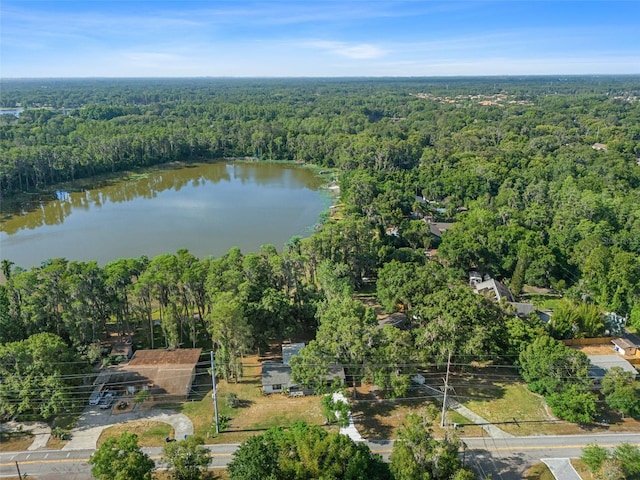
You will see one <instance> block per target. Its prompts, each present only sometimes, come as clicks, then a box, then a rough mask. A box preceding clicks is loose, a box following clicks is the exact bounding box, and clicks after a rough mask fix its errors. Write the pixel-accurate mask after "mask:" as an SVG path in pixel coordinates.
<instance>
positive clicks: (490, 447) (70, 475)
mask: <svg viewBox="0 0 640 480" xmlns="http://www.w3.org/2000/svg"><path fill="white" fill-rule="evenodd" d="M463 441H464V443H465V445H466V448H465V450H464V452H463V458H464V461H465V462H466V463H467V464H469V465H471V466H472V467H473V468H475V469H477V470H478V471H480V472H484V473H491V474H492V478H494V479H496V480H499V479H501V480H516V479H521V478H523V473H524V471H525V470H526V469H527V468H528V467H529V466H530V465H531V464H532V463H535V462H538V461H540V459H542V458H545V459H553V458H567V457H574V458H575V457H579V456H580V454H581V451H582V448H583V447H584V446H585V445H587V444H589V443H597V444H598V445H601V446H603V447H614V446H616V445H618V444H620V443H631V444H634V445H640V433H633V434H598V435H567V436H537V437H510V438H500V439H495V438H489V437H485V438H465V439H463ZM367 445H369V447H370V448H371V449H372V450H373V451H374V452H376V453H379V454H381V455H382V456H383V458H385V459H387V460H388V458H389V454H390V453H391V449H392V448H393V442H392V441H390V440H384V441H377V442H367ZM237 446H238V445H237V444H228V445H212V446H210V447H209V448H210V450H211V452H212V455H213V460H212V463H211V466H212V467H214V468H216V467H217V468H223V467H224V466H225V465H226V464H227V463H228V462H229V461H230V460H231V458H232V455H233V452H234V451H235V449H236V448H237ZM144 450H145V452H147V453H148V454H149V455H151V456H152V458H154V460H158V459H159V457H160V451H161V449H160V448H145V449H144ZM92 453H93V450H70V451H62V450H50V451H44V450H41V451H37V452H33V451H26V452H9V453H0V477H9V476H17V471H16V467H15V462H18V464H19V466H20V470H21V472H22V473H23V474H24V473H28V474H29V475H32V476H37V477H38V479H39V480H55V479H64V480H84V479H89V478H91V477H90V475H89V465H88V464H87V463H86V462H87V459H88V458H89V456H90V455H91V454H92Z"/></svg>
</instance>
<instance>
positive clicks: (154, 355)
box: [129, 348, 202, 366]
mask: <svg viewBox="0 0 640 480" xmlns="http://www.w3.org/2000/svg"><path fill="white" fill-rule="evenodd" d="M201 353H202V349H201V348H178V349H176V350H138V351H136V353H134V354H133V358H132V359H131V361H130V362H129V365H131V366H134V365H195V364H196V363H198V360H200V354H201Z"/></svg>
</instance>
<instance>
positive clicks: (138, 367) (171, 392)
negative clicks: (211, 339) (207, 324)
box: [101, 348, 202, 400]
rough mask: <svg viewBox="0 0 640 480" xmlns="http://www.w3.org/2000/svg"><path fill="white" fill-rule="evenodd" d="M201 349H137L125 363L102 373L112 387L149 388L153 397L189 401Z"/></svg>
mask: <svg viewBox="0 0 640 480" xmlns="http://www.w3.org/2000/svg"><path fill="white" fill-rule="evenodd" d="M201 353H202V349H201V348H180V349H175V350H138V351H136V352H135V353H134V354H133V357H132V358H131V360H130V361H129V362H128V363H126V364H121V365H117V366H115V367H112V368H110V369H108V370H106V371H105V372H103V374H102V375H101V377H102V378H104V380H103V381H105V382H106V383H107V386H109V387H110V388H111V389H112V390H126V391H128V392H129V393H134V392H136V391H139V390H149V393H150V394H151V397H152V398H155V399H162V400H186V399H187V397H188V396H189V394H190V393H191V391H192V390H191V389H192V387H193V382H194V380H195V376H196V367H197V365H198V362H199V361H200V355H201Z"/></svg>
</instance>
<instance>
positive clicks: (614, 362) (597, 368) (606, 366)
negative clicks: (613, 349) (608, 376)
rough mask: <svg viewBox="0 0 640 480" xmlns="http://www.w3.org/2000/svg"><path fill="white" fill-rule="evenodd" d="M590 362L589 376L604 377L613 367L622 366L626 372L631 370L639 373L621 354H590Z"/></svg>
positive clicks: (633, 372)
mask: <svg viewBox="0 0 640 480" xmlns="http://www.w3.org/2000/svg"><path fill="white" fill-rule="evenodd" d="M587 357H588V358H589V362H590V363H591V365H590V366H589V376H590V377H592V378H602V377H604V374H605V373H607V371H608V370H610V369H611V368H613V367H620V368H622V370H624V371H625V372H629V373H631V374H633V375H637V374H638V371H637V370H636V369H635V368H633V365H631V364H630V363H629V362H627V361H626V360H625V359H624V358H622V357H621V356H620V355H588V356H587Z"/></svg>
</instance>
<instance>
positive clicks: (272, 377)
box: [262, 361, 345, 396]
mask: <svg viewBox="0 0 640 480" xmlns="http://www.w3.org/2000/svg"><path fill="white" fill-rule="evenodd" d="M344 380H345V375H344V368H343V367H342V366H341V365H338V364H332V365H329V368H328V373H327V374H326V375H325V376H324V382H325V383H327V384H332V383H333V382H335V381H338V382H339V383H340V384H341V385H343V384H344ZM262 392H263V393H264V394H270V393H285V392H287V393H288V394H289V395H290V396H302V395H307V394H312V393H313V390H311V389H308V388H304V387H303V386H301V385H297V384H295V383H294V382H293V380H292V379H291V367H290V366H289V365H286V364H284V363H280V362H271V361H268V362H264V363H263V364H262Z"/></svg>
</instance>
